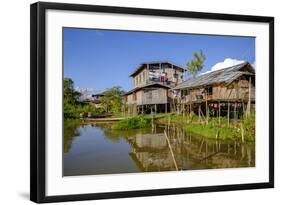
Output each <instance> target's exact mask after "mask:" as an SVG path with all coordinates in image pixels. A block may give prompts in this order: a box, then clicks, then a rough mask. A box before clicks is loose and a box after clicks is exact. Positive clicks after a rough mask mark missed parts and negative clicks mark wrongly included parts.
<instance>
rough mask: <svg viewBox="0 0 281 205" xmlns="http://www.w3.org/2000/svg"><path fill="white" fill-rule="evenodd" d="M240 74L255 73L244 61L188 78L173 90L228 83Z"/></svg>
mask: <svg viewBox="0 0 281 205" xmlns="http://www.w3.org/2000/svg"><path fill="white" fill-rule="evenodd" d="M242 75H255V69H254V68H253V67H252V66H251V64H250V63H248V62H245V63H241V64H238V65H235V66H232V67H228V68H224V69H220V70H217V71H213V72H208V73H205V74H202V75H199V76H197V77H195V78H190V79H188V80H187V81H184V82H182V83H181V84H179V85H178V86H176V87H175V88H173V89H175V90H180V89H189V88H196V87H204V86H208V85H213V84H218V83H226V84H229V83H231V82H233V81H234V80H236V79H238V78H239V77H240V76H242Z"/></svg>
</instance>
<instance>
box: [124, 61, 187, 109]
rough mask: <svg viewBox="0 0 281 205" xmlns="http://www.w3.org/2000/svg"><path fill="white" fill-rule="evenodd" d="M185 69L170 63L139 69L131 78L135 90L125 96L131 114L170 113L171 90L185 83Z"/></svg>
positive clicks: (142, 66) (149, 65) (150, 65)
mask: <svg viewBox="0 0 281 205" xmlns="http://www.w3.org/2000/svg"><path fill="white" fill-rule="evenodd" d="M183 75H184V69H183V68H182V67H180V66H178V65H175V64H173V63H170V62H148V63H142V64H141V65H140V66H139V67H137V68H136V69H135V70H134V71H133V72H132V74H131V75H130V77H132V78H133V83H134V88H133V89H132V90H130V91H128V92H127V93H125V94H124V101H125V111H126V112H128V113H129V114H140V113H151V112H155V113H156V112H169V111H170V106H169V105H170V101H171V100H172V98H173V96H172V95H173V93H172V90H171V88H174V87H175V86H177V85H178V84H180V83H182V82H183Z"/></svg>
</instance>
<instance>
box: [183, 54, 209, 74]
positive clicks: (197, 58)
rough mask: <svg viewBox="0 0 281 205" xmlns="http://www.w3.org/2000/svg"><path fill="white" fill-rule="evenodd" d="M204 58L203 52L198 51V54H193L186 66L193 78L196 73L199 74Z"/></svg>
mask: <svg viewBox="0 0 281 205" xmlns="http://www.w3.org/2000/svg"><path fill="white" fill-rule="evenodd" d="M205 60H206V56H205V55H204V54H203V51H202V50H200V53H199V54H198V53H197V52H194V54H193V59H192V60H191V61H189V62H187V64H186V69H187V71H188V72H189V73H190V74H191V75H192V77H195V76H196V75H197V73H198V72H200V71H201V70H202V68H203V66H204V61H205Z"/></svg>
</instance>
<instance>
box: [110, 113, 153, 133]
mask: <svg viewBox="0 0 281 205" xmlns="http://www.w3.org/2000/svg"><path fill="white" fill-rule="evenodd" d="M150 125H151V119H148V118H145V117H140V116H138V117H131V118H128V119H125V120H121V121H119V122H117V123H116V124H114V125H113V126H112V129H114V130H129V129H138V128H145V127H148V126H150Z"/></svg>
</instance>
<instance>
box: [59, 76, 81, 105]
mask: <svg viewBox="0 0 281 205" xmlns="http://www.w3.org/2000/svg"><path fill="white" fill-rule="evenodd" d="M80 95H81V94H80V93H79V92H77V91H76V90H75V89H74V82H73V80H72V79H71V78H64V79H63V99H64V103H66V104H72V105H74V104H76V103H77V101H78V98H79V96H80Z"/></svg>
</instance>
